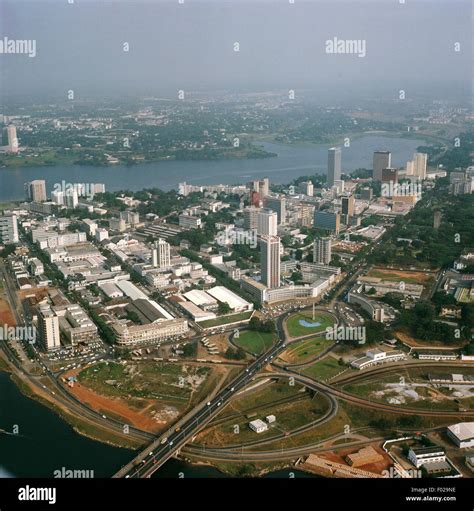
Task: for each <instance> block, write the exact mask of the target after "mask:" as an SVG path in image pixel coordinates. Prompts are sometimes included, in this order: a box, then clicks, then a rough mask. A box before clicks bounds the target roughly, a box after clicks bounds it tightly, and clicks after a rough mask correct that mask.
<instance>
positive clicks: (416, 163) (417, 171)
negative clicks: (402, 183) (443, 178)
mask: <svg viewBox="0 0 474 511" xmlns="http://www.w3.org/2000/svg"><path fill="white" fill-rule="evenodd" d="M427 163H428V155H427V154H426V153H415V154H414V155H413V175H414V176H416V177H417V178H418V179H426V166H427Z"/></svg>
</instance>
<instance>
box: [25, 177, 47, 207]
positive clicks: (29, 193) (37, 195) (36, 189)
mask: <svg viewBox="0 0 474 511" xmlns="http://www.w3.org/2000/svg"><path fill="white" fill-rule="evenodd" d="M25 196H26V199H27V200H30V201H33V202H45V201H46V181H45V180H44V179H35V180H34V181H31V182H29V183H25Z"/></svg>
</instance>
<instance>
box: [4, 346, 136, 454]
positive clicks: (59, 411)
mask: <svg viewBox="0 0 474 511" xmlns="http://www.w3.org/2000/svg"><path fill="white" fill-rule="evenodd" d="M0 372H4V373H5V374H7V375H9V379H10V381H11V382H12V383H13V384H14V385H15V386H16V388H17V389H18V390H19V391H20V392H21V394H22V395H23V396H25V397H26V398H28V399H31V400H33V401H35V402H37V403H39V404H40V405H41V406H44V407H46V408H47V409H48V410H50V411H51V412H53V413H54V414H55V415H56V416H58V417H59V418H60V419H61V420H62V421H63V422H64V423H66V424H67V425H68V426H70V427H71V428H72V429H73V430H74V431H75V432H76V433H77V434H79V435H82V436H84V437H86V438H89V439H91V440H94V441H96V442H101V443H103V444H106V445H110V446H112V447H117V448H121V449H130V450H137V449H140V448H141V447H142V445H137V444H136V443H133V442H131V443H126V442H122V441H121V440H119V437H117V436H116V435H115V433H113V432H109V431H107V430H105V429H103V428H101V427H100V426H97V425H95V424H93V423H91V422H87V421H84V420H83V419H82V418H81V417H79V416H77V415H75V414H74V413H73V412H71V411H69V410H67V409H64V408H63V407H62V406H61V405H59V404H58V403H56V402H53V401H52V400H51V399H49V396H48V397H46V396H47V395H46V393H44V392H42V391H41V390H40V389H37V388H33V387H32V385H31V384H30V383H29V382H28V381H26V378H25V377H24V375H21V376H20V375H19V374H18V372H17V371H15V370H13V369H12V367H11V364H10V363H9V362H6V361H5V359H4V357H3V356H1V352H0ZM42 394H44V395H42ZM89 428H92V430H91V431H88V429H89ZM94 429H96V430H97V431H100V432H103V433H104V434H105V435H110V436H111V437H112V438H115V441H114V440H112V439H110V438H106V437H101V436H100V435H95V434H94Z"/></svg>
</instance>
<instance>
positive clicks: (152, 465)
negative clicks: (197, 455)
mask: <svg viewBox="0 0 474 511" xmlns="http://www.w3.org/2000/svg"><path fill="white" fill-rule="evenodd" d="M285 347H286V344H285V343H284V342H283V341H280V342H278V343H277V344H275V345H274V346H272V347H271V348H270V349H269V350H268V351H267V352H266V353H264V354H263V355H261V356H260V357H258V358H257V359H256V360H255V361H254V362H252V363H251V364H250V365H249V366H247V368H246V369H245V371H243V372H242V373H241V374H239V375H238V376H237V377H236V378H235V379H234V380H233V381H232V382H231V383H230V384H229V385H227V386H226V387H225V388H224V389H222V390H221V391H220V392H218V393H217V395H216V396H215V397H214V398H213V399H212V400H211V401H208V402H207V403H206V402H203V403H201V404H200V405H199V406H198V407H196V408H195V409H194V410H193V412H192V413H190V414H188V415H187V416H186V417H184V418H183V419H182V420H181V421H179V422H178V423H177V424H175V426H174V429H173V430H172V431H171V432H170V433H165V434H164V435H162V436H160V437H159V438H158V439H157V440H155V442H153V443H152V444H151V445H150V446H149V447H148V448H147V449H146V451H143V452H142V453H141V454H140V455H138V456H137V457H136V458H135V459H134V460H133V461H132V462H130V463H128V464H127V465H125V466H124V467H122V468H121V469H120V470H119V471H118V472H117V473H116V474H115V475H114V476H113V477H114V478H119V477H137V478H138V477H140V478H143V477H150V476H151V475H152V474H153V472H155V471H156V470H158V469H159V468H160V467H161V466H162V465H163V464H164V463H165V462H166V461H167V460H168V459H169V458H171V457H172V456H174V454H175V453H176V452H177V451H178V450H179V449H180V448H181V447H183V446H184V445H185V444H186V443H187V442H189V440H191V439H192V438H193V437H194V435H196V433H197V432H198V431H199V430H201V429H202V428H203V427H204V426H205V425H206V424H208V423H209V422H210V421H211V420H212V419H213V418H214V417H215V416H216V415H217V414H218V413H220V411H221V410H222V408H223V407H224V406H225V405H226V404H227V403H228V402H229V400H230V399H231V398H232V397H233V396H234V395H235V393H236V392H238V391H239V390H242V389H243V388H244V387H245V386H246V385H248V384H249V382H250V381H251V380H252V379H253V378H254V377H255V375H256V373H257V372H258V371H260V370H261V369H262V367H264V366H265V365H267V364H268V363H269V361H270V360H271V359H273V358H274V357H275V356H277V355H278V354H279V353H280V352H281V351H282V350H284V349H285Z"/></svg>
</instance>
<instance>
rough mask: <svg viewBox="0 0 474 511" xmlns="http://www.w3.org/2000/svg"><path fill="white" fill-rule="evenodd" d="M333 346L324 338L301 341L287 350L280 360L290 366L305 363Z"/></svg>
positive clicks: (331, 342)
mask: <svg viewBox="0 0 474 511" xmlns="http://www.w3.org/2000/svg"><path fill="white" fill-rule="evenodd" d="M332 344H333V341H330V340H328V339H326V338H325V337H322V336H320V337H315V338H314V339H307V340H305V341H299V342H297V343H295V344H293V345H291V346H290V347H289V348H288V349H287V350H285V351H284V352H283V353H282V354H281V355H280V358H281V359H282V360H284V361H285V362H288V363H289V364H299V363H303V362H306V361H307V360H311V359H312V358H314V357H316V356H317V355H319V354H320V353H322V352H323V351H324V350H326V349H327V348H329V346H331V345H332Z"/></svg>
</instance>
